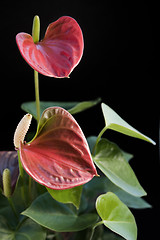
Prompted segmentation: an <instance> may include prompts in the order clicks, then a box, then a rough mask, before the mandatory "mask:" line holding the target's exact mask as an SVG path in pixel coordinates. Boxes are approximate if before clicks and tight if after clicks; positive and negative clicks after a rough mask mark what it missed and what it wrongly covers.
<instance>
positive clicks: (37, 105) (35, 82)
mask: <svg viewBox="0 0 160 240" xmlns="http://www.w3.org/2000/svg"><path fill="white" fill-rule="evenodd" d="M34 85H35V97H36V109H37V124H38V122H39V120H40V97H39V79H38V72H37V71H36V70H34Z"/></svg>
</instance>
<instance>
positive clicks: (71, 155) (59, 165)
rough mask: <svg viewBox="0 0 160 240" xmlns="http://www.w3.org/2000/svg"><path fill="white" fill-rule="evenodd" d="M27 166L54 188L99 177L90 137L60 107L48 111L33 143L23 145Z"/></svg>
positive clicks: (22, 155) (38, 178)
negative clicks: (90, 147)
mask: <svg viewBox="0 0 160 240" xmlns="http://www.w3.org/2000/svg"><path fill="white" fill-rule="evenodd" d="M20 156H21V162H22V164H23V167H24V168H25V170H26V171H27V173H28V174H29V175H30V176H31V177H32V178H34V179H35V180H36V181H37V182H39V183H40V184H42V185H45V186H46V187H48V188H51V189H68V188H72V187H75V186H79V185H82V184H84V183H86V182H88V181H90V180H91V179H92V178H93V177H94V176H95V175H97V172H96V168H95V166H94V164H93V161H92V158H91V154H90V150H89V147H88V143H87V141H86V138H85V136H84V134H83V132H82V130H81V128H80V127H79V125H78V123H77V122H76V120H75V119H74V118H73V116H72V115H71V114H70V113H69V112H67V111H66V110H64V109H63V108H60V107H51V108H48V109H46V110H45V111H44V112H43V114H42V117H41V120H40V123H39V126H38V131H37V134H36V136H35V138H34V139H33V141H32V142H31V143H29V144H21V148H20Z"/></svg>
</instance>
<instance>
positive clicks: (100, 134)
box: [92, 126, 107, 155]
mask: <svg viewBox="0 0 160 240" xmlns="http://www.w3.org/2000/svg"><path fill="white" fill-rule="evenodd" d="M106 130H107V126H105V127H104V128H103V129H102V130H101V132H100V133H99V135H98V137H97V140H96V144H95V145H94V148H93V151H92V155H94V152H95V150H96V147H97V145H98V143H99V141H100V139H101V137H102V135H103V133H104V132H105V131H106Z"/></svg>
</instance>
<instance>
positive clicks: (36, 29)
mask: <svg viewBox="0 0 160 240" xmlns="http://www.w3.org/2000/svg"><path fill="white" fill-rule="evenodd" d="M39 35H40V19H39V17H38V16H37V15H36V16H35V17H34V19H33V26H32V38H33V42H34V43H37V42H39ZM34 84H35V98H36V109H37V123H38V122H39V119H40V97H39V79H38V72H37V71H36V70H34Z"/></svg>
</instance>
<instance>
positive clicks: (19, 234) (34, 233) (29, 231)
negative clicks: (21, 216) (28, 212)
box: [0, 216, 46, 240]
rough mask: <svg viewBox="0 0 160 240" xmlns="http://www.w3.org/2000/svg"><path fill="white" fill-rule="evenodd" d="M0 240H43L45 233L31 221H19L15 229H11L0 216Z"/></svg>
mask: <svg viewBox="0 0 160 240" xmlns="http://www.w3.org/2000/svg"><path fill="white" fill-rule="evenodd" d="M0 239H3V240H15V239H16V240H26V239H27V240H33V239H39V240H45V239H46V231H45V230H44V229H43V228H42V227H41V226H39V225H38V224H37V223H35V222H33V221H32V220H31V219H26V220H25V221H24V220H23V221H21V223H20V224H19V225H17V227H16V228H15V229H13V228H11V227H10V226H9V224H8V221H7V220H6V219H5V217H3V216H0Z"/></svg>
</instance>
